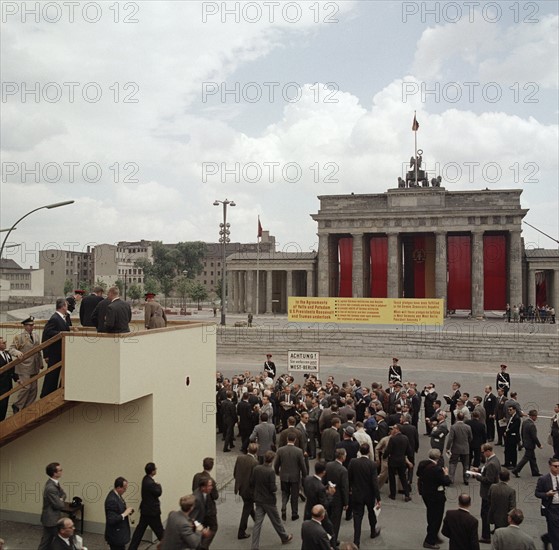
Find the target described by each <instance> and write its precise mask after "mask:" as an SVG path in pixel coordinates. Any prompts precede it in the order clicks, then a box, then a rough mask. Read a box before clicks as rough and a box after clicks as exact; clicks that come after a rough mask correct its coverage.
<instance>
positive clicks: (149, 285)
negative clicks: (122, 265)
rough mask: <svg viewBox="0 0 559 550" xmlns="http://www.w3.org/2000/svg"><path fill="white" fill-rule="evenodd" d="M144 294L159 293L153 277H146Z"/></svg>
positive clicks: (157, 284)
mask: <svg viewBox="0 0 559 550" xmlns="http://www.w3.org/2000/svg"><path fill="white" fill-rule="evenodd" d="M144 292H145V293H146V294H147V293H148V292H153V294H157V293H158V292H159V283H158V282H157V281H156V280H155V279H154V278H153V277H146V278H145V279H144Z"/></svg>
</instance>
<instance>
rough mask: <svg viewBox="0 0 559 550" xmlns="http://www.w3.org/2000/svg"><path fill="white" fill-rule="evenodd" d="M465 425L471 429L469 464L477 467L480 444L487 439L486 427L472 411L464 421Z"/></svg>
mask: <svg viewBox="0 0 559 550" xmlns="http://www.w3.org/2000/svg"><path fill="white" fill-rule="evenodd" d="M464 424H466V425H467V426H470V429H471V430H472V440H471V441H470V464H471V465H472V466H475V467H476V468H479V465H480V462H481V446H482V445H483V444H484V443H485V442H486V440H487V428H486V427H485V422H482V421H481V419H480V417H479V413H478V412H477V411H474V412H473V413H472V418H471V419H470V420H466V421H465V422H464Z"/></svg>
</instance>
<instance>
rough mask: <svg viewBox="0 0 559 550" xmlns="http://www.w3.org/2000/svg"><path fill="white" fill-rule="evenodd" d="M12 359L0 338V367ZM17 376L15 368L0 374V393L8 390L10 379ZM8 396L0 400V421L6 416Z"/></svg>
mask: <svg viewBox="0 0 559 550" xmlns="http://www.w3.org/2000/svg"><path fill="white" fill-rule="evenodd" d="M12 361H13V358H12V356H11V355H10V354H9V353H8V352H7V351H6V341H5V340H4V338H0V368H2V367H5V366H6V365H7V364H8V363H11V362H12ZM17 379H18V376H17V374H16V371H15V369H13V368H12V369H9V370H7V371H6V372H3V373H2V374H0V395H2V394H3V393H6V392H9V391H10V390H11V389H12V380H17ZM9 399H10V398H9V397H5V398H4V399H2V400H1V401H0V422H2V420H4V419H5V418H6V413H7V412H8V401H9Z"/></svg>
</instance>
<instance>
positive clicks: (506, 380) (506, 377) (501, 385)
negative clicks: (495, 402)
mask: <svg viewBox="0 0 559 550" xmlns="http://www.w3.org/2000/svg"><path fill="white" fill-rule="evenodd" d="M495 386H496V387H497V390H499V389H502V390H503V392H504V394H505V397H507V396H508V394H509V390H510V374H509V373H508V372H507V366H506V365H501V372H500V373H498V374H497V383H496V384H495Z"/></svg>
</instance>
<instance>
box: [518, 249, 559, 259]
mask: <svg viewBox="0 0 559 550" xmlns="http://www.w3.org/2000/svg"><path fill="white" fill-rule="evenodd" d="M525 252H526V257H527V258H559V249H557V248H530V249H526V251H525Z"/></svg>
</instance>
